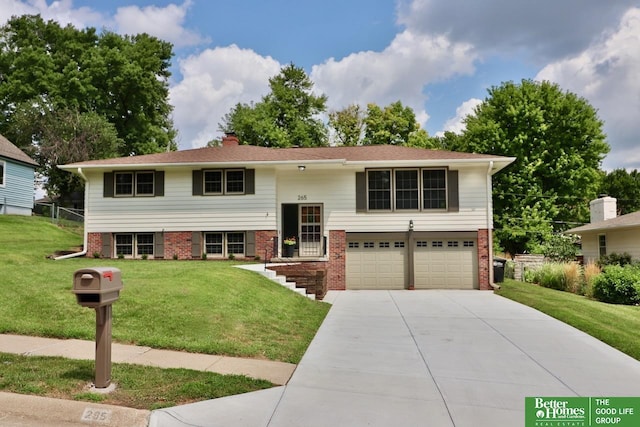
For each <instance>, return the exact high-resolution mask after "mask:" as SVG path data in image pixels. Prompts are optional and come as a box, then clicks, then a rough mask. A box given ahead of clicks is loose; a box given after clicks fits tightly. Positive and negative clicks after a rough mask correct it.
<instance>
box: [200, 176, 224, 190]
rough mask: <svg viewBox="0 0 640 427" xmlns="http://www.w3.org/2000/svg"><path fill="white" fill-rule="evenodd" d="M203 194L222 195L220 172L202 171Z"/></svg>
mask: <svg viewBox="0 0 640 427" xmlns="http://www.w3.org/2000/svg"><path fill="white" fill-rule="evenodd" d="M203 177H204V194H222V171H204V173H203Z"/></svg>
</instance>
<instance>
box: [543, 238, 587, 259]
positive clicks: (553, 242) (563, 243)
mask: <svg viewBox="0 0 640 427" xmlns="http://www.w3.org/2000/svg"><path fill="white" fill-rule="evenodd" d="M577 241H578V236H576V235H574V234H554V235H552V236H551V237H550V238H549V239H548V240H547V241H546V242H545V243H544V244H543V245H542V253H543V254H544V256H545V257H546V258H547V259H548V260H550V261H553V262H569V261H573V260H575V259H576V254H577V253H578V246H577V244H576V242H577Z"/></svg>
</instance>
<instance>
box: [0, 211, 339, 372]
mask: <svg viewBox="0 0 640 427" xmlns="http://www.w3.org/2000/svg"><path fill="white" fill-rule="evenodd" d="M81 243H82V235H81V234H80V233H78V230H77V229H71V228H69V229H63V228H60V227H57V226H55V225H53V224H50V223H49V222H48V221H47V220H45V219H41V218H36V217H18V216H0V292H2V304H0V333H14V334H23V335H38V336H46V337H59V338H78V339H88V340H93V339H94V337H95V323H94V322H95V312H94V310H91V309H88V308H83V307H80V306H79V305H78V304H77V303H76V300H75V296H74V295H73V294H72V292H71V289H72V284H73V273H74V271H75V270H77V269H79V268H86V267H99V266H112V267H116V268H119V269H120V270H121V272H122V278H123V282H124V289H123V290H122V292H121V294H120V300H118V301H117V302H115V303H114V305H113V340H114V342H120V343H132V344H138V345H145V346H149V347H153V348H168V349H175V350H185V351H189V352H200V353H209V354H221V355H229V356H243V357H255V358H266V359H271V360H280V361H285V362H290V363H298V362H299V361H300V359H301V357H302V355H303V354H304V351H305V350H306V348H307V347H308V345H309V343H310V342H311V339H312V338H313V336H314V335H315V333H316V331H317V329H318V327H319V326H320V324H321V323H322V320H323V319H324V317H325V315H326V313H327V311H328V307H329V305H328V304H326V303H322V302H316V301H312V300H309V299H308V298H306V297H304V296H300V295H297V294H295V293H292V292H290V291H288V290H286V289H285V288H283V287H281V286H279V285H277V284H274V283H273V282H271V281H269V280H267V279H265V278H264V277H262V276H260V275H258V274H255V273H252V272H248V271H245V270H241V269H238V268H234V267H233V265H237V264H238V263H237V262H230V261H173V260H166V261H152V260H147V261H142V260H103V259H93V258H73V259H68V260H61V261H54V260H51V259H48V258H47V256H48V255H50V254H52V253H53V252H55V251H56V250H66V249H69V248H71V247H74V246H78V245H80V244H81Z"/></svg>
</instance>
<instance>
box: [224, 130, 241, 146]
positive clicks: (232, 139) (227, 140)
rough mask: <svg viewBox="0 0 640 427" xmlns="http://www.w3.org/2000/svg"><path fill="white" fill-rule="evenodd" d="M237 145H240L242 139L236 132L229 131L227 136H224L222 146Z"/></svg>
mask: <svg viewBox="0 0 640 427" xmlns="http://www.w3.org/2000/svg"><path fill="white" fill-rule="evenodd" d="M236 145H240V141H239V140H238V137H237V136H236V134H235V133H233V132H229V133H227V134H226V135H225V136H223V137H222V146H223V147H233V146H236Z"/></svg>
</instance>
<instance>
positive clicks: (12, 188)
mask: <svg viewBox="0 0 640 427" xmlns="http://www.w3.org/2000/svg"><path fill="white" fill-rule="evenodd" d="M37 166H38V164H37V163H36V162H34V161H33V160H32V159H31V157H29V156H27V155H26V154H25V153H24V152H23V151H22V150H20V149H19V148H18V147H16V146H15V145H13V144H12V143H11V142H10V141H9V140H8V139H7V138H5V137H4V136H2V135H0V215H2V214H10V215H31V212H32V211H33V196H34V191H33V184H34V178H35V176H34V174H35V169H36V167H37Z"/></svg>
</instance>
